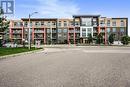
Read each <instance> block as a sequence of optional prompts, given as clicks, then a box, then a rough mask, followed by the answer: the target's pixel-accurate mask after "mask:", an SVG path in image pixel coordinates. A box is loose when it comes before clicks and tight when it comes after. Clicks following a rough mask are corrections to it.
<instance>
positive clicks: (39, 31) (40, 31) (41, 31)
mask: <svg viewBox="0 0 130 87" xmlns="http://www.w3.org/2000/svg"><path fill="white" fill-rule="evenodd" d="M34 33H44V31H43V30H35V31H34Z"/></svg>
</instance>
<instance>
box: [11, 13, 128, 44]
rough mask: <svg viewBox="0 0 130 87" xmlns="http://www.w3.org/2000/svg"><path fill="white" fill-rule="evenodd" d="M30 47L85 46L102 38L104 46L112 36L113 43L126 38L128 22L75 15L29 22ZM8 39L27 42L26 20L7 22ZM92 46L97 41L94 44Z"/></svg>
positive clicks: (122, 19) (27, 23) (123, 19)
mask: <svg viewBox="0 0 130 87" xmlns="http://www.w3.org/2000/svg"><path fill="white" fill-rule="evenodd" d="M30 21H31V22H30V27H31V43H32V44H35V43H36V41H40V42H41V44H78V43H87V41H88V39H87V38H88V36H89V35H90V34H91V35H92V37H93V38H95V39H96V36H97V35H99V34H102V36H103V43H104V44H107V43H108V37H109V35H110V34H111V33H113V34H115V40H117V41H118V40H120V39H121V37H122V36H123V35H128V18H107V17H101V15H74V16H73V18H72V19H58V18H31V19H30ZM9 29H10V30H9V31H10V32H9V36H10V39H11V41H12V42H15V41H17V42H18V43H19V44H23V42H27V41H28V30H29V19H28V18H22V19H21V20H10V27H9ZM94 43H96V41H95V40H94Z"/></svg>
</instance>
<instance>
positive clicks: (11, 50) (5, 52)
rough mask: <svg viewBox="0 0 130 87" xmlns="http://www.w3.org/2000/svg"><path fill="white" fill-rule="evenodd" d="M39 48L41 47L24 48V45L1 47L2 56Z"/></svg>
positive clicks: (0, 54) (0, 53)
mask: <svg viewBox="0 0 130 87" xmlns="http://www.w3.org/2000/svg"><path fill="white" fill-rule="evenodd" d="M38 49H40V48H31V50H29V49H28V48H22V47H21V48H0V56H5V55H10V54H17V53H22V52H28V51H34V50H38Z"/></svg>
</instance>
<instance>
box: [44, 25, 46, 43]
mask: <svg viewBox="0 0 130 87" xmlns="http://www.w3.org/2000/svg"><path fill="white" fill-rule="evenodd" d="M44 44H46V28H45V27H44Z"/></svg>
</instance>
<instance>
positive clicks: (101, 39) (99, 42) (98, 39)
mask: <svg viewBox="0 0 130 87" xmlns="http://www.w3.org/2000/svg"><path fill="white" fill-rule="evenodd" d="M96 39H97V40H96V43H97V44H101V43H103V36H102V34H101V33H100V34H98V35H97V38H96Z"/></svg>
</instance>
